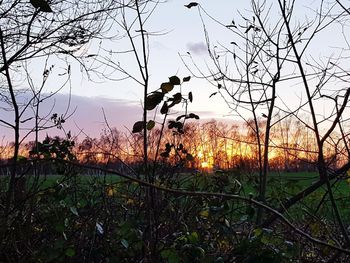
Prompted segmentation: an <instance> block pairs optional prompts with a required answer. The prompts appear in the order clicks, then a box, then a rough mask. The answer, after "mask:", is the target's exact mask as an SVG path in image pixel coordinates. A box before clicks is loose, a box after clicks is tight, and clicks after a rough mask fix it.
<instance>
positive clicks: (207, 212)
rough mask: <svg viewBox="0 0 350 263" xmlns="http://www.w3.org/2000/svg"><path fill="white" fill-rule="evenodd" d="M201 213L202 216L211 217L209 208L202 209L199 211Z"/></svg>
mask: <svg viewBox="0 0 350 263" xmlns="http://www.w3.org/2000/svg"><path fill="white" fill-rule="evenodd" d="M199 215H200V216H201V217H204V218H208V217H209V210H208V209H206V210H202V211H200V212H199Z"/></svg>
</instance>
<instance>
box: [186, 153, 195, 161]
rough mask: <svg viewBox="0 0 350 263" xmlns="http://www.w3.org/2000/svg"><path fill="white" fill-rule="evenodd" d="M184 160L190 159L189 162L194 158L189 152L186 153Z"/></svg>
mask: <svg viewBox="0 0 350 263" xmlns="http://www.w3.org/2000/svg"><path fill="white" fill-rule="evenodd" d="M186 160H187V161H190V162H191V161H193V160H194V158H193V156H192V154H190V153H188V154H186Z"/></svg>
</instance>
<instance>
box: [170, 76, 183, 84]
mask: <svg viewBox="0 0 350 263" xmlns="http://www.w3.org/2000/svg"><path fill="white" fill-rule="evenodd" d="M169 81H170V83H171V84H173V85H180V84H181V81H180V79H179V77H177V76H172V77H170V78H169Z"/></svg>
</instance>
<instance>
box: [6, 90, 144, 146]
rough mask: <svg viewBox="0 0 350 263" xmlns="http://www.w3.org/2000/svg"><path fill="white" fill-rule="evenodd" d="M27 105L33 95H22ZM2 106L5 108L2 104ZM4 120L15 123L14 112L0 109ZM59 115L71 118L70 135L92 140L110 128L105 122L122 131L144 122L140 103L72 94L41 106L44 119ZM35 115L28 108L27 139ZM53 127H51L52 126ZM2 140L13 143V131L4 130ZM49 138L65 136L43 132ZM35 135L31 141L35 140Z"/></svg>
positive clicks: (53, 131) (67, 127)
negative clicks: (137, 122)
mask: <svg viewBox="0 0 350 263" xmlns="http://www.w3.org/2000/svg"><path fill="white" fill-rule="evenodd" d="M22 96H23V97H27V98H26V99H25V98H24V99H23V100H24V101H28V100H29V98H30V94H29V93H27V94H25V95H22ZM0 106H1V104H0ZM0 113H1V119H3V120H6V121H8V122H10V123H11V122H12V121H13V112H11V111H3V110H1V107H0ZM54 113H57V116H59V117H60V116H66V117H67V116H69V118H67V119H66V121H65V123H64V124H63V127H64V129H65V130H66V131H71V133H72V135H73V136H74V135H79V137H85V135H84V133H86V134H87V135H89V136H91V137H99V135H100V133H101V131H102V129H103V128H105V127H106V122H105V119H106V120H107V121H108V124H109V125H110V126H111V127H116V128H118V129H121V130H124V131H125V130H126V128H128V129H130V130H131V129H132V125H133V123H135V122H136V121H138V120H141V119H142V107H141V105H140V103H137V102H131V101H127V100H119V99H118V100H117V99H108V98H102V97H84V96H78V95H72V96H69V95H68V94H56V95H55V96H53V97H52V98H50V99H48V100H45V101H44V102H43V103H42V104H41V105H40V115H41V116H42V117H43V116H45V118H46V119H50V117H51V116H52V114H54ZM33 114H34V112H33V111H32V109H30V108H28V110H27V111H26V114H24V115H23V117H22V120H24V119H28V121H26V122H25V123H21V127H22V131H21V136H24V134H26V133H27V132H28V130H30V129H31V128H33V127H34V119H31V117H33ZM48 124H49V123H48ZM0 134H1V139H3V138H4V140H3V141H12V140H13V137H14V132H13V130H12V129H9V128H5V127H4V126H0ZM46 134H49V135H50V136H54V135H61V136H63V135H64V132H63V131H62V130H59V129H57V128H51V129H49V130H44V131H42V132H40V137H41V138H43V137H44V136H46ZM33 138H34V134H32V136H29V137H28V140H32V139H33ZM0 143H1V142H0Z"/></svg>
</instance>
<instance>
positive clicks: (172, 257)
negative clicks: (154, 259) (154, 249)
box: [160, 249, 180, 263]
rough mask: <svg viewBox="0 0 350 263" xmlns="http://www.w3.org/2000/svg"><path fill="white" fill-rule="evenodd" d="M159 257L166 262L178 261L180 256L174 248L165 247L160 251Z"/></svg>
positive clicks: (177, 262) (174, 262)
mask: <svg viewBox="0 0 350 263" xmlns="http://www.w3.org/2000/svg"><path fill="white" fill-rule="evenodd" d="M160 255H161V257H162V258H163V259H164V260H166V262H168V263H179V262H180V257H179V255H178V254H177V252H176V250H175V249H166V250H163V251H162V252H161V253H160Z"/></svg>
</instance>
